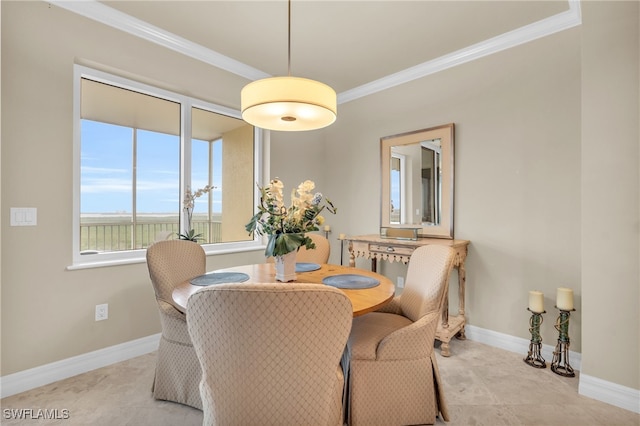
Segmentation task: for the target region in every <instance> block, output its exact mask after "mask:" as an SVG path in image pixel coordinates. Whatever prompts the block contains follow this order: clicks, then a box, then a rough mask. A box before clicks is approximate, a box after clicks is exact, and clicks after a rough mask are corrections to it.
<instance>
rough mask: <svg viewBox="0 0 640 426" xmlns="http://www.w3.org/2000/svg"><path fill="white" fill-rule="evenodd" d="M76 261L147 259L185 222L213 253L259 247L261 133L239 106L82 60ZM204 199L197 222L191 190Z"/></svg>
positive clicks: (196, 205) (76, 142)
mask: <svg viewBox="0 0 640 426" xmlns="http://www.w3.org/2000/svg"><path fill="white" fill-rule="evenodd" d="M75 74H76V75H75V78H76V86H75V91H76V96H75V100H74V101H75V104H74V105H75V107H74V120H75V128H76V132H75V133H76V135H75V138H74V155H75V158H76V161H75V164H76V170H75V173H74V186H75V191H74V242H73V251H74V265H73V266H72V268H73V267H84V266H85V265H87V266H93V265H96V264H103V263H105V262H106V263H113V262H116V263H118V262H125V261H127V262H131V261H139V260H142V259H144V255H145V252H144V249H145V248H146V247H148V246H149V245H150V244H152V243H153V242H154V241H156V240H158V239H165V238H177V235H178V234H180V233H185V231H186V230H187V229H186V228H187V227H188V226H190V228H192V229H194V231H195V234H199V237H200V239H199V240H198V242H199V243H200V244H203V245H204V247H205V250H206V251H207V252H208V253H213V252H229V251H238V250H246V249H253V248H257V247H258V246H259V245H260V241H259V240H257V239H254V237H253V236H251V235H248V233H247V232H246V231H245V229H244V225H245V223H246V222H248V221H249V219H250V218H251V217H252V216H253V211H254V206H255V205H256V202H255V201H256V196H257V194H256V182H261V179H260V176H261V167H260V164H261V160H262V155H261V150H260V141H259V137H260V135H261V133H260V132H259V131H256V130H255V129H254V128H253V126H251V125H249V124H247V123H246V122H244V121H243V120H241V119H240V118H239V113H238V112H237V111H232V110H228V109H226V108H223V107H220V106H216V105H212V104H208V103H206V102H203V101H199V100H196V99H193V98H189V97H186V96H181V95H179V94H175V93H171V92H167V91H164V90H162V89H157V88H153V87H150V86H147V85H143V84H140V83H136V82H133V81H130V80H127V79H123V78H120V77H116V76H112V75H108V74H105V73H102V72H98V71H95V70H91V69H89V68H86V67H82V66H76V73H75ZM206 185H211V186H212V187H213V189H212V190H211V191H209V192H207V193H205V194H202V196H200V197H198V198H196V200H195V202H194V207H193V211H192V213H191V215H190V217H191V220H190V221H189V220H187V217H189V215H187V211H186V210H185V209H184V206H183V201H182V200H184V198H185V195H186V194H187V191H189V190H191V191H193V192H195V191H197V190H198V189H200V188H203V187H205V186H206Z"/></svg>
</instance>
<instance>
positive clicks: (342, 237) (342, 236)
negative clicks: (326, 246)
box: [338, 234, 346, 240]
mask: <svg viewBox="0 0 640 426" xmlns="http://www.w3.org/2000/svg"><path fill="white" fill-rule="evenodd" d="M345 238H346V235H344V234H340V235H339V236H338V239H339V240H344V239H345Z"/></svg>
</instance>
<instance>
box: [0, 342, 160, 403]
mask: <svg viewBox="0 0 640 426" xmlns="http://www.w3.org/2000/svg"><path fill="white" fill-rule="evenodd" d="M159 343H160V333H158V334H153V335H151V336H147V337H142V338H140V339H136V340H132V341H130V342H125V343H121V344H119V345H115V346H110V347H108V348H104V349H99V350H97V351H93V352H88V353H86V354H82V355H78V356H74V357H72V358H67V359H63V360H60V361H56V362H52V363H51V364H46V365H41V366H39V367H35V368H30V369H29V370H24V371H20V372H17V373H13V374H8V375H6V376H2V377H0V398H5V397H7V396H11V395H15V394H18V393H20V392H25V391H28V390H30V389H34V388H37V387H39V386H44V385H47V384H49V383H53V382H57V381H58V380H62V379H66V378H69V377H73V376H76V375H78V374H82V373H86V372H87V371H91V370H95V369H96V368H101V367H106V366H108V365H111V364H115V363H116V362H121V361H125V360H127V359H131V358H135V357H137V356H140V355H144V354H147V353H149V352H153V351H155V350H157V349H158V344H159Z"/></svg>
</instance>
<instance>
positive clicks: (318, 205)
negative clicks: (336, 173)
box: [245, 178, 337, 257]
mask: <svg viewBox="0 0 640 426" xmlns="http://www.w3.org/2000/svg"><path fill="white" fill-rule="evenodd" d="M314 188H315V183H313V181H310V180H306V181H304V182H302V183H301V184H300V185H298V187H297V188H296V189H294V190H293V191H291V204H290V205H289V207H287V206H285V204H284V197H283V189H284V183H283V182H282V181H281V180H280V179H278V178H276V179H273V180H272V181H271V182H270V183H269V185H267V186H265V187H260V185H258V189H259V190H260V204H259V205H258V212H257V213H256V214H255V215H254V216H253V217H252V218H251V221H250V222H249V223H248V224H247V225H246V227H245V228H246V230H247V231H248V232H249V234H251V233H253V232H256V233H257V234H258V235H267V236H268V237H269V239H268V242H267V248H266V249H265V252H264V254H265V256H267V257H270V256H276V257H277V256H284V255H285V254H287V253H290V252H292V251H294V250H298V249H299V248H300V247H301V246H303V245H304V246H305V247H306V248H307V249H313V248H315V244H314V243H313V241H312V240H311V238H309V237H308V236H306V235H305V234H306V233H307V232H312V231H317V230H318V229H320V228H319V227H320V226H322V224H323V223H324V217H323V216H322V215H321V214H320V213H321V212H322V211H323V210H325V209H326V210H327V211H328V212H330V213H332V214H335V213H336V212H337V209H336V207H335V206H334V205H333V203H331V201H330V200H329V199H328V198H325V197H324V196H323V195H322V194H321V193H320V192H315V193H314V192H313V190H314Z"/></svg>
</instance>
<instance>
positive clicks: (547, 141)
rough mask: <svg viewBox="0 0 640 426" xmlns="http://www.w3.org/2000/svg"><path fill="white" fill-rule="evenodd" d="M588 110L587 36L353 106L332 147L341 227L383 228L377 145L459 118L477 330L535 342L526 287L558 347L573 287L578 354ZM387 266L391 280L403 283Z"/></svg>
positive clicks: (458, 221)
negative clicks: (563, 292) (584, 109)
mask: <svg viewBox="0 0 640 426" xmlns="http://www.w3.org/2000/svg"><path fill="white" fill-rule="evenodd" d="M579 111H580V31H579V29H574V30H569V31H565V32H563V33H560V34H557V35H554V36H551V37H547V38H544V39H542V40H538V41H535V42H532V43H529V44H527V45H524V46H521V47H519V48H516V49H511V50H508V51H505V52H502V53H499V54H496V55H493V56H492V57H490V58H486V59H483V60H480V61H476V62H473V63H470V64H467V65H464V66H461V67H458V68H456V69H452V70H449V71H446V72H443V73H439V74H437V75H433V76H431V77H430V78H428V79H424V80H420V81H416V82H412V83H409V84H406V85H404V86H402V87H399V88H397V89H396V90H393V91H389V92H384V93H379V94H376V95H373V96H370V97H368V98H365V99H361V100H358V101H354V102H352V103H350V104H347V105H344V106H343V107H342V115H341V120H340V122H339V123H338V124H337V125H336V126H335V127H332V128H331V130H330V131H329V133H330V136H329V137H328V146H327V152H328V153H329V154H328V155H329V158H330V160H332V161H335V163H336V170H337V172H336V173H335V174H333V175H331V176H330V177H329V178H328V179H329V186H330V187H331V188H333V190H334V191H337V190H338V188H348V189H349V190H348V191H346V192H345V191H342V192H340V194H341V195H340V196H341V198H340V199H339V200H338V201H339V203H340V205H342V204H344V205H345V206H346V210H347V211H346V212H345V211H343V214H341V215H340V218H339V220H340V222H339V224H338V225H339V227H340V228H341V229H344V230H346V232H347V233H351V234H360V233H371V232H376V230H377V227H378V225H379V217H380V216H379V209H380V207H379V203H380V198H379V197H380V195H379V190H378V188H379V182H380V175H379V171H378V168H379V156H380V153H379V149H380V148H379V138H380V137H382V136H386V135H393V134H398V133H402V132H406V131H410V130H417V129H422V128H427V127H431V126H435V125H439V124H445V123H450V122H454V123H455V124H456V141H455V168H456V172H455V176H456V194H455V236H456V238H462V239H468V240H471V246H470V248H469V256H468V259H467V293H466V294H467V302H468V303H467V316H468V320H469V322H470V324H472V325H474V326H477V327H482V328H485V329H489V330H494V331H497V332H500V333H506V334H509V335H513V336H518V337H522V338H527V339H528V338H529V337H530V336H529V335H528V317H529V315H528V312H527V311H526V308H527V297H528V291H529V290H533V289H539V290H541V291H543V292H544V293H545V306H546V309H547V311H548V312H549V314H548V315H547V316H546V321H545V322H544V323H543V330H542V333H543V339H544V342H545V343H547V344H554V343H555V341H554V338H557V333H556V332H555V329H554V328H553V322H554V319H555V318H552V315H553V311H554V308H553V305H554V301H555V289H556V288H557V287H559V286H569V287H572V288H574V289H575V292H576V305H577V309H578V310H577V312H576V313H575V315H573V317H572V323H571V331H572V349H573V350H576V351H578V352H579V351H580V347H581V335H580V324H581V316H582V309H581V298H580V112H579ZM340 140H349V143H348V144H347V143H342V142H340ZM334 141H335V142H334ZM340 232H342V231H340ZM358 264H359V265H361V266H367V261H365V260H359V261H358ZM382 266H383V268H384V269H383V271H385V273H387V274H388V275H390V276H391V277H392V278H393V279H394V280H395V277H396V276H398V275H404V272H405V271H404V268H403V267H400V266H398V265H396V264H394V265H392V266H388V265H386V264H384V263H383V264H382ZM451 305H452V306H455V298H453V300H452V304H451ZM556 313H557V311H556Z"/></svg>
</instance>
